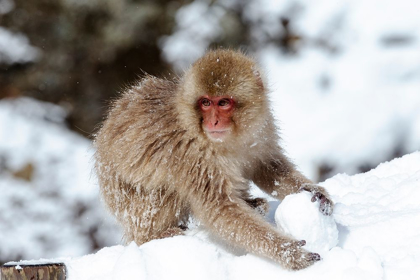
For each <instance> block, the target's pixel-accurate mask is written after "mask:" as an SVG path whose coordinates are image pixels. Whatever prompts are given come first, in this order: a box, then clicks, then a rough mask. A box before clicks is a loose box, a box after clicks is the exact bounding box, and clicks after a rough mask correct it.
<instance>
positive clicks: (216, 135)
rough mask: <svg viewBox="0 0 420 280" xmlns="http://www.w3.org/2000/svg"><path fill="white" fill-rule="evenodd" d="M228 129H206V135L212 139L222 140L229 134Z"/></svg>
mask: <svg viewBox="0 0 420 280" xmlns="http://www.w3.org/2000/svg"><path fill="white" fill-rule="evenodd" d="M229 132H230V129H224V130H206V133H207V135H208V137H209V138H210V139H212V140H216V141H223V140H224V139H225V138H226V137H227V136H228V135H229Z"/></svg>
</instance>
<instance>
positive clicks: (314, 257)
mask: <svg viewBox="0 0 420 280" xmlns="http://www.w3.org/2000/svg"><path fill="white" fill-rule="evenodd" d="M306 258H307V259H308V260H309V261H313V262H318V261H320V260H321V256H320V255H319V254H317V253H309V254H307V255H306Z"/></svg>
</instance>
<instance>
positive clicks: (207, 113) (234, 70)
mask: <svg viewBox="0 0 420 280" xmlns="http://www.w3.org/2000/svg"><path fill="white" fill-rule="evenodd" d="M177 97H178V98H177V102H178V103H179V104H178V105H179V106H177V107H178V108H180V112H179V114H180V117H181V119H182V122H183V124H184V125H185V126H187V127H186V129H191V130H195V131H199V133H201V135H203V136H204V137H206V138H207V139H210V140H211V141H212V142H228V141H234V140H235V139H237V137H238V136H239V135H240V134H248V135H254V134H255V132H256V130H258V129H259V127H261V126H263V124H264V122H265V120H266V117H267V114H268V113H269V109H268V106H267V96H266V91H265V87H264V83H263V80H262V77H261V75H260V70H259V69H258V67H257V65H256V63H255V62H254V61H253V60H252V59H251V58H249V57H247V56H245V55H244V54H242V53H239V52H235V51H230V50H215V51H210V52H208V53H207V54H206V55H205V56H203V57H202V58H200V59H199V60H197V61H196V62H195V63H194V64H193V65H192V66H191V68H190V69H189V70H188V71H187V72H186V74H185V76H184V78H183V80H182V81H181V86H180V90H179V92H178V96H177ZM240 138H241V139H243V136H240Z"/></svg>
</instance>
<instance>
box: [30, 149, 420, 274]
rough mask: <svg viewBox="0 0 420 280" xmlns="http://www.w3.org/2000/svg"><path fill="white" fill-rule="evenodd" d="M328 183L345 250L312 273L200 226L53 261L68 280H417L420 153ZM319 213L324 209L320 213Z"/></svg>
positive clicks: (332, 253)
mask: <svg viewBox="0 0 420 280" xmlns="http://www.w3.org/2000/svg"><path fill="white" fill-rule="evenodd" d="M322 185H323V186H324V187H325V188H326V189H327V190H328V191H329V192H330V193H331V195H332V197H333V200H334V202H335V203H336V205H335V212H334V215H333V220H335V222H336V223H337V226H338V231H339V235H338V244H337V246H335V247H333V248H332V249H331V250H330V251H327V252H324V254H323V255H322V258H323V259H322V261H320V262H318V263H316V264H315V265H313V266H312V267H309V268H307V269H305V270H301V271H297V272H291V271H286V270H284V269H282V268H281V267H279V266H278V265H277V264H275V263H272V262H271V261H269V260H266V259H263V258H259V257H257V256H254V255H251V254H245V253H243V252H242V253H241V252H238V251H233V250H231V249H229V248H228V247H226V246H224V245H221V244H218V243H217V242H215V241H214V239H211V238H209V236H207V234H206V232H205V231H204V230H202V229H200V228H198V229H195V230H192V231H190V232H189V233H188V234H187V235H186V236H177V237H172V238H167V239H161V240H154V241H151V242H148V243H146V244H144V245H142V246H140V247H138V246H137V245H136V244H135V243H131V244H130V245H128V246H125V247H124V246H114V247H107V248H104V249H102V250H100V251H99V252H97V253H96V254H92V255H87V256H84V257H80V258H73V259H71V258H64V259H53V260H52V261H64V262H65V264H66V266H67V269H68V270H67V273H68V279H69V280H76V279H77V280H93V279H148V280H152V279H159V280H163V279H183V280H185V279H221V280H223V279H226V280H227V279H238V280H239V279H241V280H243V279H262V278H264V277H268V279H322V280H326V279H334V280H336V279H357V280H360V279H369V280H375V279H387V280H391V279H395V280H397V279H398V280H401V279H417V278H418V276H419V275H420V223H419V221H420V204H419V203H418V202H419V201H420V188H419V186H420V152H416V153H413V154H410V155H406V156H404V157H402V158H399V159H395V160H393V161H391V162H387V163H383V164H381V165H380V166H379V167H377V168H376V169H374V170H371V171H369V172H367V173H364V174H358V175H354V176H348V175H344V174H339V175H337V176H335V177H333V178H331V179H329V180H327V181H325V182H324V183H322ZM308 199H309V196H308ZM285 201H286V199H285ZM298 201H299V200H298V199H295V202H296V203H302V205H306V204H307V203H306V202H305V201H302V202H298ZM272 205H276V204H272ZM280 207H281V204H280ZM294 207H296V206H294ZM302 207H306V206H302ZM275 208H276V207H273V209H272V210H271V211H274V210H275ZM313 211H318V210H317V209H316V207H313ZM295 214H296V217H298V218H297V219H296V220H295V223H296V224H298V226H300V227H301V228H302V229H305V230H306V231H308V232H316V231H318V230H319V229H318V228H317V226H316V225H315V224H314V223H308V221H310V219H307V218H305V217H302V216H301V215H300V216H299V213H295ZM278 215H279V213H277V214H276V217H277V216H278ZM269 216H272V215H269ZM308 216H311V215H308ZM326 218H328V217H326ZM305 223H308V225H307V226H306V227H305ZM322 238H324V239H325V238H327V239H328V238H331V236H330V237H328V235H326V236H325V237H321V240H320V241H321V242H323V241H325V240H322ZM334 238H336V237H334ZM212 240H213V241H212ZM44 261H45V260H44ZM29 263H31V262H29ZM266 279H267V278H266Z"/></svg>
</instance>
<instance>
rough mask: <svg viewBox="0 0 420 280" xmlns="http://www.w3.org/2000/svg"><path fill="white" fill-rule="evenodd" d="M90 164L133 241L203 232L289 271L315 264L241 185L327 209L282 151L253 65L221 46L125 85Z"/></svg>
mask: <svg viewBox="0 0 420 280" xmlns="http://www.w3.org/2000/svg"><path fill="white" fill-rule="evenodd" d="M95 145H96V148H97V152H96V156H95V157H96V170H97V173H98V177H99V182H100V186H101V190H102V194H103V197H104V200H105V202H106V204H107V205H108V206H109V208H110V210H111V211H112V213H113V214H114V215H115V216H116V218H117V220H118V221H119V222H120V223H121V225H122V226H123V228H124V233H125V239H126V241H127V242H128V241H135V242H136V243H137V244H138V245H140V244H142V243H145V242H147V241H150V240H152V239H157V238H163V237H170V236H174V235H178V234H182V233H183V230H185V225H186V222H187V220H188V218H189V216H190V215H192V216H193V217H194V218H195V219H196V220H198V221H199V222H200V223H201V224H202V225H204V226H205V228H206V229H207V230H209V231H210V232H212V233H213V234H215V235H217V236H219V237H220V238H222V239H224V240H226V241H227V242H229V243H230V244H232V245H234V246H237V247H241V248H243V249H245V250H247V251H248V252H250V253H254V254H256V255H259V256H263V257H267V258H270V259H271V260H273V261H275V262H277V263H279V264H280V265H282V266H283V267H285V268H287V269H292V270H298V269H302V268H305V267H307V266H309V265H311V264H313V263H314V262H316V261H318V260H320V256H319V255H318V254H316V253H310V252H308V251H306V250H305V249H303V248H302V246H304V245H305V241H304V240H293V239H291V238H290V237H288V236H285V235H283V234H282V233H280V232H278V231H277V230H276V229H275V228H274V227H272V226H271V225H270V224H269V223H268V222H266V221H265V220H264V218H263V216H261V215H260V214H259V213H258V212H257V211H255V209H254V208H255V207H257V208H260V209H266V201H264V200H263V199H253V198H252V197H251V196H250V194H249V182H250V181H252V182H254V183H255V184H256V185H257V186H258V187H259V188H261V189H262V190H263V191H265V192H266V193H268V194H270V195H272V196H274V197H276V198H278V199H282V198H284V197H285V196H286V195H288V194H291V193H296V192H299V191H302V190H305V191H309V192H312V194H313V198H312V201H317V200H319V201H320V211H321V212H322V213H324V214H325V215H331V213H332V209H333V204H332V201H331V199H330V198H329V196H328V194H327V192H326V191H325V190H324V189H323V188H322V187H320V186H317V185H315V184H314V183H312V182H311V181H310V180H308V179H307V178H305V176H303V175H302V174H301V173H300V172H299V171H297V170H296V168H295V166H294V165H293V164H292V163H291V162H290V161H289V160H288V159H287V157H286V156H285V155H284V153H283V150H282V148H281V147H280V146H279V136H278V133H277V128H276V127H275V125H274V121H273V116H272V114H271V112H270V101H269V99H268V97H267V88H266V86H265V83H264V80H263V78H262V76H261V71H260V70H259V68H258V66H257V65H256V63H255V62H254V60H253V59H251V58H249V57H247V56H245V55H244V54H242V53H240V52H235V51H231V50H215V51H209V52H208V53H207V54H206V55H204V56H203V57H202V58H200V59H199V60H198V61H196V62H195V63H194V64H193V65H192V66H191V68H190V69H189V70H188V71H187V72H186V73H185V75H184V76H183V77H182V78H180V79H177V80H174V81H168V80H165V79H158V78H155V77H152V76H147V77H145V78H144V79H143V80H141V81H139V82H138V83H137V84H136V85H134V86H132V87H131V88H128V89H127V90H125V92H124V93H123V94H122V96H121V97H120V98H119V99H118V100H116V101H115V102H114V103H113V105H112V108H111V110H110V111H109V114H108V117H107V119H106V120H105V122H104V123H103V126H102V127H101V128H100V130H99V132H98V134H97V137H96V141H95Z"/></svg>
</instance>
